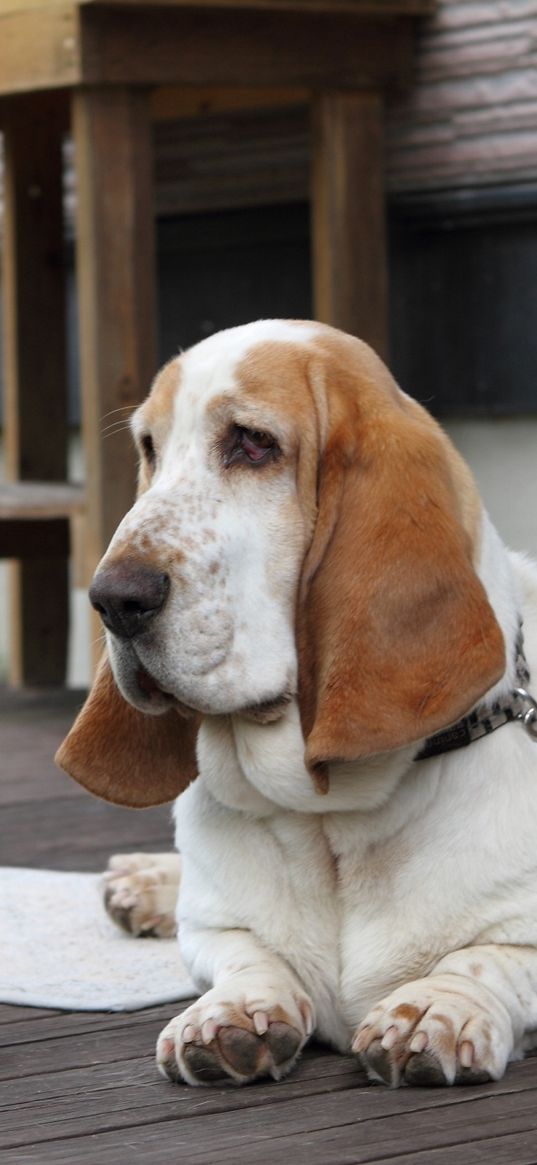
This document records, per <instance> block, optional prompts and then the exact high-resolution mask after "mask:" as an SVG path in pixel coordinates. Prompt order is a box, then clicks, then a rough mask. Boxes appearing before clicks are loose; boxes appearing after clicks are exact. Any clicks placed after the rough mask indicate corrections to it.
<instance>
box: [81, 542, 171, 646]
mask: <svg viewBox="0 0 537 1165" xmlns="http://www.w3.org/2000/svg"><path fill="white" fill-rule="evenodd" d="M169 589H170V578H169V575H167V574H166V573H165V571H162V570H156V569H155V567H153V566H148V565H147V563H145V562H140V561H138V560H136V559H132V558H131V559H123V560H122V561H118V562H115V563H111V564H110V565H109V566H103V567H101V568H100V569H99V570H98V571H97V573H96V574H95V576H94V579H93V582H92V584H91V587H90V591H89V597H90V602H91V603H92V605H93V606H94V607H95V610H96V611H98V612H99V615H100V616H101V619H102V621H103V623H104V625H105V627H107V628H108V630H109V631H112V632H113V634H114V635H117V636H118V638H119V639H133V638H134V636H135V635H139V634H141V632H142V631H145V630H146V629H147V627H148V625H149V623H150V622H151V620H152V619H154V618H155V615H158V613H159V611H161V610H162V608H163V606H164V603H165V602H166V599H167V597H168V592H169Z"/></svg>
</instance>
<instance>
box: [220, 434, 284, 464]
mask: <svg viewBox="0 0 537 1165" xmlns="http://www.w3.org/2000/svg"><path fill="white" fill-rule="evenodd" d="M280 452H281V450H280V446H279V445H278V442H277V441H276V438H275V437H273V436H272V434H271V433H266V432H265V431H261V430H260V429H246V428H244V426H243V425H234V426H233V428H232V429H231V430H230V431H229V433H228V435H227V437H226V440H225V443H224V447H223V455H224V464H225V466H226V468H228V467H229V466H230V465H236V464H241V463H242V464H243V465H244V463H245V462H246V464H247V465H261V464H263V463H264V462H266V461H273V460H274V459H275V458H276V457H277V456H278V455H279V453H280Z"/></svg>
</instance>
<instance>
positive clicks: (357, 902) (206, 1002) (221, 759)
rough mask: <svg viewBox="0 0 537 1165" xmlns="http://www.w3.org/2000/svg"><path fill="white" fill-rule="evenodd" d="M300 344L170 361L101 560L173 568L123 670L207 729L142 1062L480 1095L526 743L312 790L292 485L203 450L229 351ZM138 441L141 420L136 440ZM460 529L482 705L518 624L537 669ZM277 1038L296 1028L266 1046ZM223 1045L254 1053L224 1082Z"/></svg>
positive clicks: (501, 981)
mask: <svg viewBox="0 0 537 1165" xmlns="http://www.w3.org/2000/svg"><path fill="white" fill-rule="evenodd" d="M312 335H313V336H314V335H315V328H314V327H313V326H312V327H308V326H305V325H300V326H296V325H289V324H282V323H279V322H265V323H261V324H255V325H250V326H249V327H246V328H240V329H236V330H233V331H231V332H225V333H221V334H219V335H217V336H214V337H212V338H211V339H209V340H207V341H204V342H203V343H202V344H201V345H198V346H197V347H196V348H194V349H192V350H191V351H190V352H189V353H187V354H186V355H185V356H184V357H183V358H182V362H181V390H180V392H178V393H177V396H176V399H175V402H174V406H173V421H172V423H171V425H170V424H169V423H168V425H167V428H166V431H162V432H159V431H158V424H157V422H156V421H155V424H154V431H155V442H156V444H158V447H159V448H158V462H157V467H156V470H155V475H154V477H153V479H152V482H151V484H150V485H149V488H148V489H147V490H146V492H144V493H142V495H141V496H140V498H139V500H138V501H137V502H136V505H135V506H134V507H133V509H132V511H131V512H130V513H129V515H127V517H126V518H125V520H124V522H123V523H122V524H121V526H120V527H119V529H118V531H117V534H116V535H115V538H114V540H113V542H112V544H111V547H110V550H109V552H108V555H107V558H106V559H105V562H106V561H108V560H110V558H114V557H116V558H117V555H118V554H121V553H123V552H124V550H125V547H128V550H129V553H132V552H134V553H137V552H140V553H142V552H143V550H144V547H145V546H146V545H147V541H148V539H149V541H150V543H151V546H152V548H155V547H157V548H158V547H159V546H164V545H167V546H168V547H170V546H171V547H172V548H177V550H178V551H179V552H180V553H179V554H178V558H177V565H176V568H174V569H176V571H177V575H176V576H174V575H173V573H172V590H171V594H170V600H169V602H168V603H167V605H166V609H165V611H164V612H163V613H162V615H161V616H159V618H160V620H161V624H160V631H159V635H158V637H153V639H152V640H151V642H150V643H149V645H148V647H147V649H144V648H143V647H142V648H141V649H140V650H138V649H137V652H138V656H137V658H138V659H139V660H141V662H142V664H143V665H144V667H145V668H146V669H147V671H148V672H149V673H150V674H151V675H152V676H153V677H154V678H155V679H156V681H157V682H158V684H159V686H160V688H161V689H163V690H164V691H165V692H166V693H171V694H172V695H173V696H176V697H177V698H178V699H179V700H180V701H181V702H183V703H184V704H187V705H191V706H193V707H195V708H197V709H199V710H200V711H202V712H204V713H209V714H210V715H206V716H204V718H203V719H202V723H201V727H200V731H199V737H198V764H199V777H198V778H197V780H196V781H195V782H194V783H193V784H191V785H190V787H189V788H188V789H187V790H186V791H185V792H184V793H183V794H182V795H181V796H180V797H179V799H178V801H177V803H176V807H175V821H176V831H177V832H176V840H177V847H178V849H179V851H180V853H181V855H182V882H181V892H180V897H179V905H178V924H179V934H180V942H181V951H182V955H183V958H184V961H185V963H186V965H187V967H188V969H189V971H190V973H191V975H192V977H193V979H194V981H195V983H196V984H197V986H198V988H199V990H200V992H202V993H203V994H202V996H201V998H200V1000H199V1001H198V1002H197V1003H195V1004H194V1005H193V1006H191V1007H189V1008H188V1009H187V1010H186V1011H185V1012H184V1013H183V1014H182V1015H180V1016H179V1017H177V1018H176V1019H174V1020H172V1021H171V1023H170V1024H168V1026H167V1028H166V1029H165V1030H164V1032H163V1033H162V1036H161V1038H160V1040H159V1047H158V1061H159V1065H160V1067H161V1069H162V1070H163V1071H164V1072H166V1073H168V1074H169V1075H172V1076H174V1075H175V1074H177V1072H179V1073H180V1074H181V1075H182V1076H183V1078H184V1079H186V1080H187V1081H190V1082H191V1083H203V1082H204V1079H205V1076H204V1073H205V1072H207V1078H208V1079H209V1080H210V1079H211V1078H213V1077H214V1076H217V1075H218V1073H219V1072H220V1074H222V1075H227V1076H229V1077H230V1078H231V1079H233V1080H235V1081H237V1082H242V1081H243V1080H247V1079H251V1078H253V1077H254V1076H256V1075H260V1074H263V1073H266V1074H271V1075H273V1076H274V1077H278V1076H280V1075H282V1074H283V1073H284V1072H285V1071H287V1070H288V1069H289V1068H290V1067H291V1066H292V1063H293V1062H294V1060H295V1059H296V1055H297V1054H298V1053H299V1051H300V1048H301V1047H302V1046H303V1044H304V1043H305V1041H306V1040H307V1038H308V1036H309V1035H310V1034H311V1032H312V1031H313V1030H315V1031H316V1032H317V1034H318V1035H319V1036H320V1037H321V1038H322V1039H324V1040H326V1041H327V1042H328V1043H330V1044H332V1045H333V1046H335V1047H337V1048H338V1049H341V1050H342V1051H344V1050H348V1049H350V1048H351V1047H354V1049H355V1050H356V1051H358V1052H359V1053H360V1054H361V1055H362V1057H363V1059H364V1062H365V1063H366V1065H367V1067H368V1070H369V1072H370V1074H371V1075H372V1076H378V1077H380V1078H382V1079H385V1080H387V1081H389V1082H391V1083H398V1082H399V1081H409V1082H413V1081H414V1082H416V1083H422V1082H425V1083H428V1082H431V1081H433V1082H438V1080H442V1081H444V1082H446V1083H452V1082H453V1081H454V1080H456V1079H457V1080H459V1079H464V1078H470V1079H475V1080H479V1079H481V1078H486V1077H492V1078H494V1079H497V1078H499V1077H500V1076H501V1075H502V1073H503V1072H504V1070H505V1067H506V1064H507V1063H508V1061H509V1060H512V1059H514V1058H517V1057H520V1056H521V1055H522V1054H523V1050H524V1048H526V1047H529V1046H532V1044H533V1040H534V1032H535V1030H536V1029H537V846H536V838H537V744H536V743H534V742H533V741H532V740H531V739H530V737H529V735H528V734H527V732H526V731H525V730H524V728H523V727H522V725H521V724H520V723H516V722H515V723H512V724H508V725H506V726H504V727H502V728H501V729H499V730H498V731H496V732H494V733H493V734H492V735H490V736H486V737H484V738H483V739H481V740H480V741H478V742H476V743H474V744H473V745H471V746H470V747H468V748H465V749H462V750H460V751H456V752H452V753H446V754H444V755H441V756H439V757H435V758H431V759H429V760H425V761H420V762H419V763H415V762H414V761H413V759H412V758H413V757H414V755H415V754H416V751H417V745H416V743H411V744H410V745H408V746H406V747H403V748H400V749H396V750H395V751H393V752H390V753H389V754H381V755H379V756H376V757H374V758H372V759H370V760H364V759H361V760H358V761H354V762H350V763H345V764H337V763H334V764H332V765H331V766H330V780H329V788H328V791H327V792H326V794H325V795H324V796H321V795H319V792H318V791H316V789H315V786H314V784H313V782H312V778H311V775H310V773H309V772H308V769H307V768H306V765H305V762H304V740H303V736H302V731H301V726H300V718H299V712H298V707H297V702H296V699H295V698H294V693H295V692H296V682H297V660H296V649H295V642H294V618H295V596H296V589H297V585H298V579H299V574H300V569H301V564H302V561H303V558H304V554H305V551H306V548H307V545H308V542H309V540H310V539H311V527H312V516H311V515H310V514H308V513H304V512H303V510H302V509H301V506H300V502H299V498H298V495H297V491H296V484H295V480H294V477H293V474H292V473H291V472H288V471H284V472H282V473H280V474H274V475H273V476H272V477H271V478H270V481H268V480H265V479H264V477H263V474H258V473H256V472H255V471H253V472H251V473H246V474H242V475H236V476H235V478H234V479H233V480H231V478H230V479H229V481H223V479H222V474H221V472H220V470H219V467H218V464H217V459H216V456H215V454H214V439H215V432H216V427H217V424H220V422H221V416H222V412H225V409H226V398H229V399H230V400H233V399H234V397H235V394H236V379H235V370H236V367H237V364H238V363H239V362H240V361H241V359H243V357H244V355H245V353H247V352H248V351H249V350H250V349H251V347H252V346H254V345H256V344H259V343H262V342H265V341H267V340H270V341H273V342H274V341H278V342H279V341H282V342H287V341H288V340H289V339H290V338H291V337H292V340H293V343H298V344H300V343H306V344H307V343H309V342H310V341H311V338H312ZM216 397H217V398H218V401H219V403H218V406H217V408H216V411H213V412H211V409H210V407H209V406H210V404H211V401H213V400H214V399H215V398H216ZM241 408H242V412H241V413H240V418H239V423H241V424H243V425H244V426H245V427H247V428H248V429H251V430H252V429H253V430H257V429H261V430H267V429H268V430H270V432H271V433H273V434H275V435H276V436H277V438H278V441H279V442H280V444H281V445H282V447H283V448H285V446H286V442H287V441H288V440H289V439H290V434H289V431H288V429H287V427H286V417H285V411H283V413H282V412H281V410H280V411H278V409H277V408H275V407H274V406H273V405H272V404H269V405H268V406H267V405H266V403H265V402H263V401H262V400H260V402H259V404H256V403H252V402H250V403H249V404H246V403H245V402H242V404H241ZM146 424H147V413H146V411H145V406H143V407H142V409H141V410H140V412H139V414H138V416H137V417H136V419H135V422H134V429H135V432H137V433H138V434H141V433H143V431H144V429H145V427H146ZM480 523H481V526H480V530H479V534H478V537H477V539H476V561H475V566H476V570H477V573H478V575H479V577H480V579H481V580H482V583H483V584H484V587H485V590H486V592H487V595H488V598H489V601H490V604H491V606H492V608H493V610H494V612H495V615H496V619H497V621H498V623H499V625H500V627H501V629H502V632H503V636H504V640H505V645H506V661H507V668H506V672H505V674H504V676H503V677H502V678H501V679H500V680H499V681H498V682H497V683H496V684H495V685H494V688H493V689H492V690H491V692H490V693H489V694H488V695H487V696H486V697H485V700H484V703H485V705H486V704H487V702H490V701H491V700H492V699H493V698H498V697H503V696H505V695H507V694H508V693H509V691H510V690H511V689H512V687H513V686H514V685H515V683H516V678H515V673H514V661H515V641H516V636H517V633H518V626H519V619H520V618H522V619H523V625H524V641H525V652H526V657H527V660H528V663H529V666H530V669H531V672H532V675H533V677H535V676H537V571H536V569H535V567H534V566H532V565H531V564H530V562H529V561H527V560H526V559H524V558H523V557H522V556H520V555H517V554H514V553H511V552H509V551H508V550H506V549H505V547H504V546H503V544H502V542H501V540H500V538H499V537H498V535H497V533H496V531H495V530H494V528H493V526H492V524H491V523H490V521H489V519H488V517H487V516H486V514H485V513H483V514H482V516H481V518H480ZM177 580H178V581H179V582H180V585H175V581H177ZM108 639H109V651H110V657H111V662H112V666H113V669H114V674H115V676H116V680H117V683H118V685H119V687H120V688H121V690H122V691H123V693H124V695H125V696H126V697H127V698H128V699H129V700H130V701H131V702H132V703H134V704H135V705H137V706H139V707H140V708H141V709H143V710H147V700H146V699H145V698H144V697H143V695H142V694H140V692H139V691H138V690H137V686H136V679H135V667H134V665H133V659H132V650H133V649H132V645H131V644H129V643H128V642H119V641H116V640H115V639H114V637H113V636H110V635H109V636H108ZM179 643H180V644H181V650H180V651H179V650H178V647H177V645H178V644H179ZM282 694H285V695H289V694H291V695H292V696H293V698H292V699H291V700H290V702H289V703H287V705H286V706H285V707H284V708H283V711H281V714H280V718H279V719H278V720H277V721H276V722H275V723H270V724H264V723H260V722H257V721H256V720H255V718H251V717H250V716H249V715H248V714H244V710H245V709H247V708H249V707H250V706H254V705H257V704H262V703H264V702H266V701H271V700H275V699H277V698H278V697H279V696H281V695H282ZM159 699H160V697H159V695H158V694H156V695H155V696H154V698H153V702H152V703H153V705H154V708H153V707H152V708H151V709H149V710H150V711H151V710H155V711H159V710H160V708H159ZM162 699H165V697H162ZM152 911H153V914H154V913H155V906H154V904H153V907H152ZM379 1001H380V1002H379ZM282 1031H283V1033H284V1035H285V1031H287V1032H289V1031H292V1032H294V1033H295V1039H294V1042H293V1041H291V1045H290V1047H289V1049H287V1045H285V1040H284V1041H283V1044H281V1045H278V1040H277V1038H276V1037H277V1036H278V1035H281V1034H282ZM226 1032H232V1033H235V1035H236V1033H237V1032H239V1036H240V1033H241V1032H242V1033H243V1034H244V1033H245V1032H246V1034H247V1043H248V1040H255V1041H256V1044H255V1049H254V1050H253V1051H251V1053H250V1052H248V1054H247V1052H246V1051H245V1052H244V1056H245V1057H246V1062H247V1066H246V1067H245V1066H244V1059H243V1060H241V1058H240V1056H239V1058H237V1057H236V1056H234V1054H233V1052H232V1051H231V1052H230V1051H229V1047H228V1045H226V1043H225V1039H224V1040H223V1039H222V1036H223V1033H224V1036H225V1033H226ZM271 1032H272V1036H273V1038H272V1040H271ZM245 1047H246V1045H245ZM248 1047H249V1045H248ZM226 1048H227V1051H226ZM286 1049H287V1050H286ZM248 1057H249V1058H248ZM207 1065H208V1068H207Z"/></svg>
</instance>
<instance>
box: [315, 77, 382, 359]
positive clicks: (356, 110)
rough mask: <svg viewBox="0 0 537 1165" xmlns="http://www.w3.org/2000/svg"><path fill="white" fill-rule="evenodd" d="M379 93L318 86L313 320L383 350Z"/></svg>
mask: <svg viewBox="0 0 537 1165" xmlns="http://www.w3.org/2000/svg"><path fill="white" fill-rule="evenodd" d="M382 123H383V117H382V99H381V97H380V96H379V95H378V94H376V93H323V94H319V95H318V96H317V98H316V100H315V103H314V111H313V160H312V169H313V181H312V242H313V276H314V304H315V314H316V317H317V319H319V320H322V321H323V322H324V323H328V324H333V325H334V326H335V327H338V328H342V329H343V330H344V331H347V332H351V333H352V334H353V335H356V336H360V338H361V339H363V340H366V341H367V343H369V344H371V345H372V347H373V348H375V349H376V351H377V352H379V353H380V355H386V354H387V353H386V349H387V333H388V296H387V258H386V228H385V208H384V179H383V169H384V149H383V125H382Z"/></svg>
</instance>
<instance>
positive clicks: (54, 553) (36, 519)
mask: <svg viewBox="0 0 537 1165" xmlns="http://www.w3.org/2000/svg"><path fill="white" fill-rule="evenodd" d="M83 513H84V490H83V489H82V486H78V485H67V484H64V483H63V482H48V481H43V482H40V481H17V482H2V483H1V484H0V558H16V559H21V558H41V559H44V558H49V557H53V558H57V557H59V558H67V557H68V555H69V553H70V550H71V544H72V538H71V533H72V531H71V526H72V525H73V519H76V518H80V517H81V516H82V515H83Z"/></svg>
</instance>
